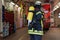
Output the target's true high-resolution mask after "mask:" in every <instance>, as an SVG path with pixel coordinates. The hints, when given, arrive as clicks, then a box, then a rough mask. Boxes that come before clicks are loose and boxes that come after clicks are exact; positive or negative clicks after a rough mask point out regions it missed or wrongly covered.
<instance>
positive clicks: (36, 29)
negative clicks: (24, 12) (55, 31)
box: [28, 1, 43, 40]
mask: <svg viewBox="0 0 60 40" xmlns="http://www.w3.org/2000/svg"><path fill="white" fill-rule="evenodd" d="M34 7H35V10H34V11H32V10H31V11H30V12H33V13H32V14H33V17H32V16H31V17H32V20H31V21H30V22H29V26H28V33H29V34H30V40H42V35H43V22H42V20H43V12H42V11H41V2H40V1H36V3H35V6H34ZM32 14H31V15H32Z"/></svg>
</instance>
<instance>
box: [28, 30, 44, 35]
mask: <svg viewBox="0 0 60 40" xmlns="http://www.w3.org/2000/svg"><path fill="white" fill-rule="evenodd" d="M28 33H29V34H36V35H43V31H37V30H35V31H33V30H28Z"/></svg>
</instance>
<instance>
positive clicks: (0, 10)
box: [0, 0, 2, 32]
mask: <svg viewBox="0 0 60 40" xmlns="http://www.w3.org/2000/svg"><path fill="white" fill-rule="evenodd" d="M0 32H2V0H0Z"/></svg>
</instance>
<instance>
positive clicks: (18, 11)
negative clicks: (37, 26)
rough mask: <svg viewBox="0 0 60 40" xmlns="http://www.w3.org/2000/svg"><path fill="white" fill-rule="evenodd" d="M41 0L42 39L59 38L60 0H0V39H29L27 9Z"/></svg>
mask: <svg viewBox="0 0 60 40" xmlns="http://www.w3.org/2000/svg"><path fill="white" fill-rule="evenodd" d="M36 1H41V5H42V6H41V8H42V11H43V10H44V9H47V10H48V11H49V12H48V13H46V12H45V11H43V13H44V12H45V13H46V14H45V13H44V20H45V21H43V32H44V35H43V36H42V40H60V0H0V40H30V36H29V34H28V20H27V15H28V10H29V7H30V5H32V4H35V2H36Z"/></svg>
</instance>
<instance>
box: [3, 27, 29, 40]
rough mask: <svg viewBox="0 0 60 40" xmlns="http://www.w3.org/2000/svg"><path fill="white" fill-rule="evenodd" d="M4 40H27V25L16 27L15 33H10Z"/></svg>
mask: <svg viewBox="0 0 60 40" xmlns="http://www.w3.org/2000/svg"><path fill="white" fill-rule="evenodd" d="M4 40H29V36H28V34H27V27H24V28H22V29H18V30H17V31H16V33H14V34H12V35H11V36H9V37H6V38H5V39H4Z"/></svg>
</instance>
